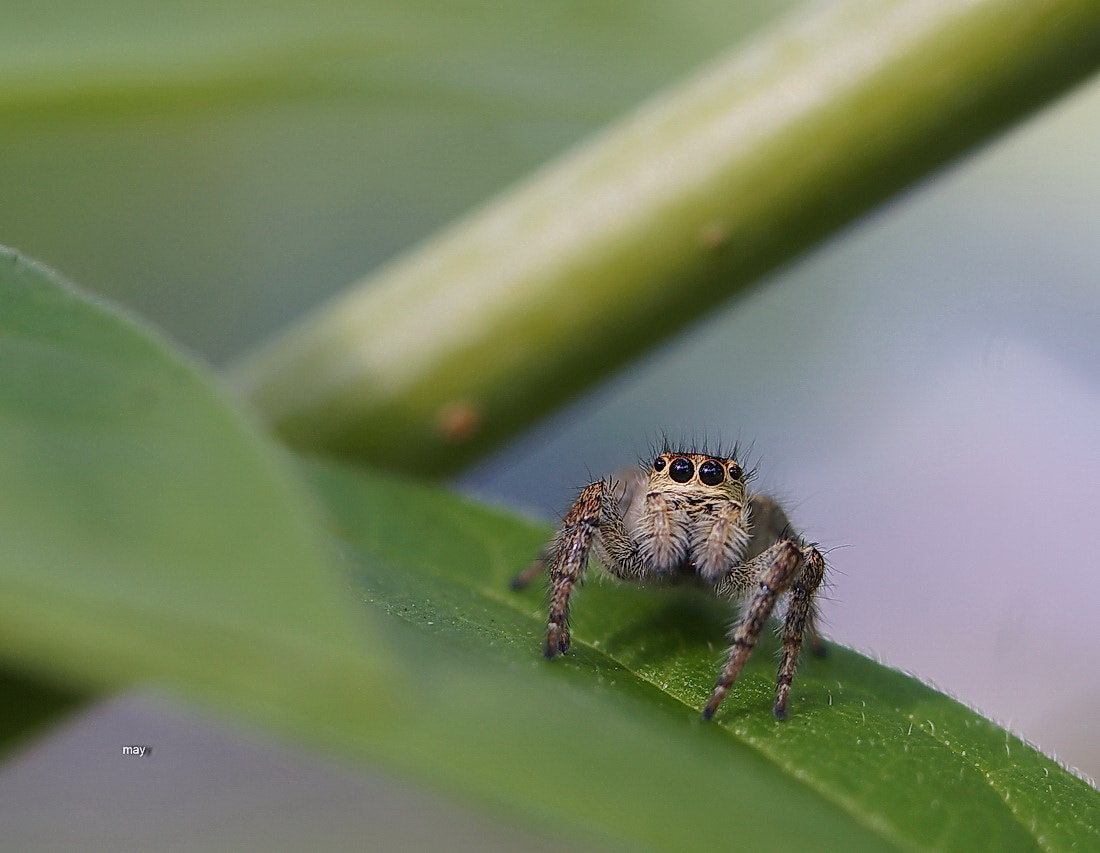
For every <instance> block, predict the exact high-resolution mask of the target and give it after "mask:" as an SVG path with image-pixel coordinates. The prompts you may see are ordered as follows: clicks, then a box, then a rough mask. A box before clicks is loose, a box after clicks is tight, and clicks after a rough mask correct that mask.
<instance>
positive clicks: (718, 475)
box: [699, 459, 726, 486]
mask: <svg viewBox="0 0 1100 853" xmlns="http://www.w3.org/2000/svg"><path fill="white" fill-rule="evenodd" d="M725 476H726V475H725V472H724V471H723V470H722V466H721V465H719V464H718V463H717V462H715V461H714V460H713V459H708V460H707V461H706V462H704V463H703V464H702V465H700V466H699V479H700V480H702V481H703V482H704V483H706V484H707V485H708V486H717V485H718V484H719V483H721V482H722V480H723V479H724V478H725Z"/></svg>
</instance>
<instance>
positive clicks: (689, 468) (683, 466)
mask: <svg viewBox="0 0 1100 853" xmlns="http://www.w3.org/2000/svg"><path fill="white" fill-rule="evenodd" d="M694 473H695V466H694V465H692V464H691V460H690V459H685V458H684V457H683V456H681V457H679V458H678V459H673V460H672V464H671V465H669V466H668V476H670V477H671V478H672V479H673V480H675V481H676V482H677V483H686V482H687V481H688V480H690V479H691V477H692V475H693V474H694Z"/></svg>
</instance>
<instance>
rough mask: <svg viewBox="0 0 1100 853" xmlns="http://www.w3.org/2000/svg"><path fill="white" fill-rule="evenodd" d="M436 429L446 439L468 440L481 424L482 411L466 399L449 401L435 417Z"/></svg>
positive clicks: (455, 441) (452, 440)
mask: <svg viewBox="0 0 1100 853" xmlns="http://www.w3.org/2000/svg"><path fill="white" fill-rule="evenodd" d="M435 424H436V429H437V430H438V431H439V434H440V435H441V436H443V438H444V439H446V440H447V441H450V442H454V443H459V442H463V441H466V440H468V439H469V438H471V437H472V436H473V434H474V433H475V432H477V429H478V427H479V426H481V413H480V412H479V411H478V410H477V408H476V407H475V406H474V405H473V404H472V403H468V402H465V401H461V400H459V401H454V402H451V403H447V404H446V405H445V406H443V407H442V408H441V409H440V410H439V414H437V415H436V419H435Z"/></svg>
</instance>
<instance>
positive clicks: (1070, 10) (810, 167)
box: [231, 0, 1100, 475]
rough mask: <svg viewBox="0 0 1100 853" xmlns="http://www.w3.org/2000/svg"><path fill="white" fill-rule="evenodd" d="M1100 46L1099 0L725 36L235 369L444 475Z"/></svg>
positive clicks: (1048, 92) (951, 152) (1044, 87)
mask: <svg viewBox="0 0 1100 853" xmlns="http://www.w3.org/2000/svg"><path fill="white" fill-rule="evenodd" d="M1097 65H1100V4H1097V3H1096V1H1095V0H894V2H881V0H876V1H875V2H871V0H844V2H836V3H824V4H818V5H814V6H812V7H811V8H810V9H809V10H808V11H806V12H804V13H803V14H802V15H800V16H798V17H795V18H793V19H790V20H788V21H787V22H786V23H785V24H784V25H783V26H781V27H780V28H778V29H776V30H774V31H773V32H771V33H770V34H768V35H766V36H764V37H763V38H761V39H759V40H757V41H755V42H754V43H751V44H748V45H746V46H744V47H742V48H740V49H738V50H737V51H735V52H734V53H732V54H730V55H728V56H724V57H721V58H720V59H719V60H718V61H717V62H715V63H713V64H712V65H711V66H710V67H708V68H706V69H704V70H703V71H701V72H700V73H699V74H697V75H696V76H695V77H694V78H692V79H690V80H688V81H687V82H686V83H684V84H683V85H680V86H678V87H676V88H675V89H673V90H671V91H669V92H667V93H666V94H664V95H663V96H660V97H658V98H656V99H654V100H653V101H651V102H650V103H648V104H645V105H643V106H642V107H641V108H640V109H638V110H637V111H636V112H635V113H633V114H632V115H630V116H628V117H626V118H625V119H623V120H622V121H621V122H619V123H618V124H616V125H615V126H613V127H611V128H610V129H608V130H607V131H605V132H604V133H602V134H600V135H599V136H597V137H596V138H594V139H592V140H591V141H589V142H588V143H587V144H585V145H583V146H581V147H580V148H578V149H577V150H575V151H573V152H571V153H569V154H568V155H566V156H564V157H563V158H561V159H560V160H559V161H557V162H555V163H553V164H551V165H549V166H548V167H546V168H543V169H541V170H540V171H538V172H537V173H535V174H534V175H532V176H531V177H530V178H529V179H527V180H526V181H524V182H523V183H521V184H520V185H518V186H516V187H514V188H513V189H512V190H510V191H509V192H507V193H505V194H504V195H502V196H501V197H499V198H497V199H495V200H493V201H492V202H491V203H490V204H488V205H487V206H485V207H484V208H482V209H480V210H477V211H474V212H473V213H471V214H470V215H468V216H467V217H466V218H464V219H463V220H462V221H460V222H458V223H456V224H455V225H454V226H452V227H451V228H449V229H447V230H446V231H445V232H443V233H441V234H439V235H437V236H436V237H435V238H433V239H431V240H429V241H427V242H426V243H424V244H423V245H421V246H419V247H417V248H415V249H413V250H412V251H410V252H409V253H408V254H406V255H405V256H404V257H401V258H399V259H397V260H396V261H394V262H393V263H391V264H390V265H388V266H387V267H385V268H384V269H382V270H380V271H379V272H377V273H375V274H374V275H372V276H371V277H369V278H367V279H365V280H364V281H362V282H361V283H359V284H357V285H356V286H354V287H353V288H352V289H351V290H350V291H348V292H347V293H345V294H343V295H342V296H340V297H339V298H337V299H336V300H334V301H333V302H331V303H330V304H328V305H327V306H324V307H322V309H321V310H319V311H318V312H317V313H315V314H314V315H313V316H311V317H309V318H308V319H306V320H305V321H304V322H302V323H301V324H300V325H299V326H298V327H297V328H295V329H292V330H291V331H290V332H288V333H287V334H285V335H284V336H283V337H281V338H280V339H278V340H276V341H274V342H273V343H271V344H269V345H268V346H267V347H265V348H263V349H261V350H260V351H258V352H257V353H255V354H254V355H252V356H251V357H249V358H248V359H246V360H245V361H244V362H242V363H241V364H239V365H238V366H237V367H236V368H235V369H234V370H233V372H232V374H231V375H232V379H233V381H234V382H235V383H236V384H237V386H238V387H239V388H240V389H241V390H242V391H243V393H244V394H245V395H246V396H247V397H248V398H249V399H250V400H251V401H252V402H253V403H254V404H255V406H256V407H257V408H258V409H259V411H260V412H261V413H262V414H263V415H264V416H265V417H267V418H268V419H269V420H270V421H271V422H272V423H273V424H274V426H275V428H276V429H277V430H278V432H280V433H281V434H282V435H283V436H284V437H285V438H286V439H287V440H288V441H289V442H291V443H292V444H295V445H299V446H304V447H309V448H314V449H322V450H327V451H332V452H337V453H342V454H352V455H356V456H359V457H362V458H366V459H370V460H372V461H374V462H375V463H377V464H382V465H385V466H387V467H391V468H402V469H406V470H413V471H419V472H422V473H432V474H436V475H439V474H445V473H448V472H451V471H453V470H455V469H456V468H457V467H459V466H461V465H462V464H464V463H466V462H469V461H470V460H472V459H473V458H475V457H476V456H477V455H478V454H480V453H483V452H485V451H487V450H489V449H491V448H493V447H494V446H496V445H499V444H500V443H501V442H502V441H503V440H504V439H506V438H508V437H509V436H512V435H514V434H515V433H516V432H517V431H518V430H520V429H522V428H523V427H525V426H528V425H529V424H531V423H532V422H533V421H535V420H536V419H538V418H539V417H541V416H542V415H544V414H545V413H547V412H548V411H550V410H551V409H553V408H554V407H556V406H558V405H560V404H561V403H562V402H563V401H565V400H566V399H568V398H569V397H571V396H574V395H576V394H577V393H579V392H580V391H582V390H583V389H585V388H587V387H589V386H591V385H592V384H593V383H595V382H597V381H598V380H599V379H601V378H602V377H604V376H605V375H606V374H608V373H609V372H610V371H612V370H614V369H615V368H616V367H619V366H620V365H622V364H623V363H625V362H626V361H628V360H629V359H631V358H632V357H633V356H635V355H637V354H638V353H639V352H641V351H643V350H646V349H649V348H650V347H652V346H653V345H654V344H655V343H657V342H658V341H660V340H661V339H662V338H664V337H666V336H668V335H671V334H672V333H674V332H676V331H678V330H679V329H681V328H682V327H683V326H684V325H685V324H687V323H688V322H690V321H691V320H693V319H695V318H697V317H699V315H701V314H703V313H705V312H706V311H707V310H709V309H711V308H713V307H714V306H715V305H717V304H718V303H720V302H721V301H723V300H725V299H726V298H728V297H729V296H730V295H731V294H734V293H736V292H738V291H741V290H743V289H745V287H746V286H747V285H749V284H750V283H751V282H752V281H754V280H755V279H757V278H759V277H760V276H761V275H762V274H764V273H766V272H768V271H769V270H772V269H774V268H775V267H777V266H778V265H780V264H782V263H783V262H785V261H787V260H789V259H790V258H792V257H793V256H794V255H796V254H797V253H799V252H801V251H803V250H804V249H806V248H807V247H809V246H811V245H812V244H813V243H815V242H816V241H818V240H820V239H822V238H823V237H825V236H827V235H828V234H830V233H832V232H834V231H836V230H837V229H838V228H840V227H841V226H842V225H844V224H845V223H847V222H849V221H851V220H852V219H853V218H854V217H856V216H858V215H859V214H861V213H863V212H864V211H866V210H868V209H869V208H870V207H871V206H873V205H874V204H875V203H877V202H879V201H881V200H882V199H884V198H887V197H888V196H890V195H891V194H893V193H895V192H897V191H898V190H900V189H902V188H904V187H905V186H906V185H908V184H910V183H911V182H913V181H914V180H916V179H918V178H920V177H921V176H923V175H925V174H927V173H928V172H929V171H930V170H932V169H934V168H935V167H936V166H938V165H940V164H942V163H944V162H945V161H946V160H948V159H949V158H951V157H953V156H956V155H958V154H959V153H961V152H963V151H966V150H967V149H969V148H972V147H973V146H975V145H976V144H977V143H979V142H981V141H983V140H985V139H987V138H989V137H990V136H991V135H992V134H993V133H995V132H997V131H999V130H1001V129H1003V128H1005V127H1007V126H1008V125H1009V124H1010V123H1011V122H1013V121H1014V120H1016V119H1018V118H1020V117H1021V116H1022V115H1024V114H1025V113H1027V112H1028V111H1029V110H1031V109H1032V108H1034V107H1036V106H1038V105H1040V104H1042V103H1044V102H1046V101H1048V100H1050V99H1051V98H1052V97H1053V96H1055V95H1057V94H1058V93H1060V92H1062V91H1063V90H1065V89H1066V88H1067V87H1069V86H1070V85H1072V84H1073V83H1075V82H1077V81H1079V80H1080V79H1081V78H1082V77H1084V76H1085V75H1086V74H1087V73H1089V72H1090V71H1092V70H1093V69H1094V68H1095V67H1097Z"/></svg>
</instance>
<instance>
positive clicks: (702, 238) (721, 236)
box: [699, 221, 730, 251]
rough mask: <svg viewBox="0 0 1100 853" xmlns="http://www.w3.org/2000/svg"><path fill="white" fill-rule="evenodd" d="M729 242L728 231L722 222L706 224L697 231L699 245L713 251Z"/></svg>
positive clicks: (727, 227)
mask: <svg viewBox="0 0 1100 853" xmlns="http://www.w3.org/2000/svg"><path fill="white" fill-rule="evenodd" d="M729 241H730V229H729V226H727V225H726V223H724V222H717V221H716V222H708V223H707V224H706V225H704V226H703V227H702V228H700V229H699V245H701V246H702V247H703V248H704V249H709V250H710V251H715V250H717V249H721V248H722V247H723V246H725V245H726V244H727V243H729Z"/></svg>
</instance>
